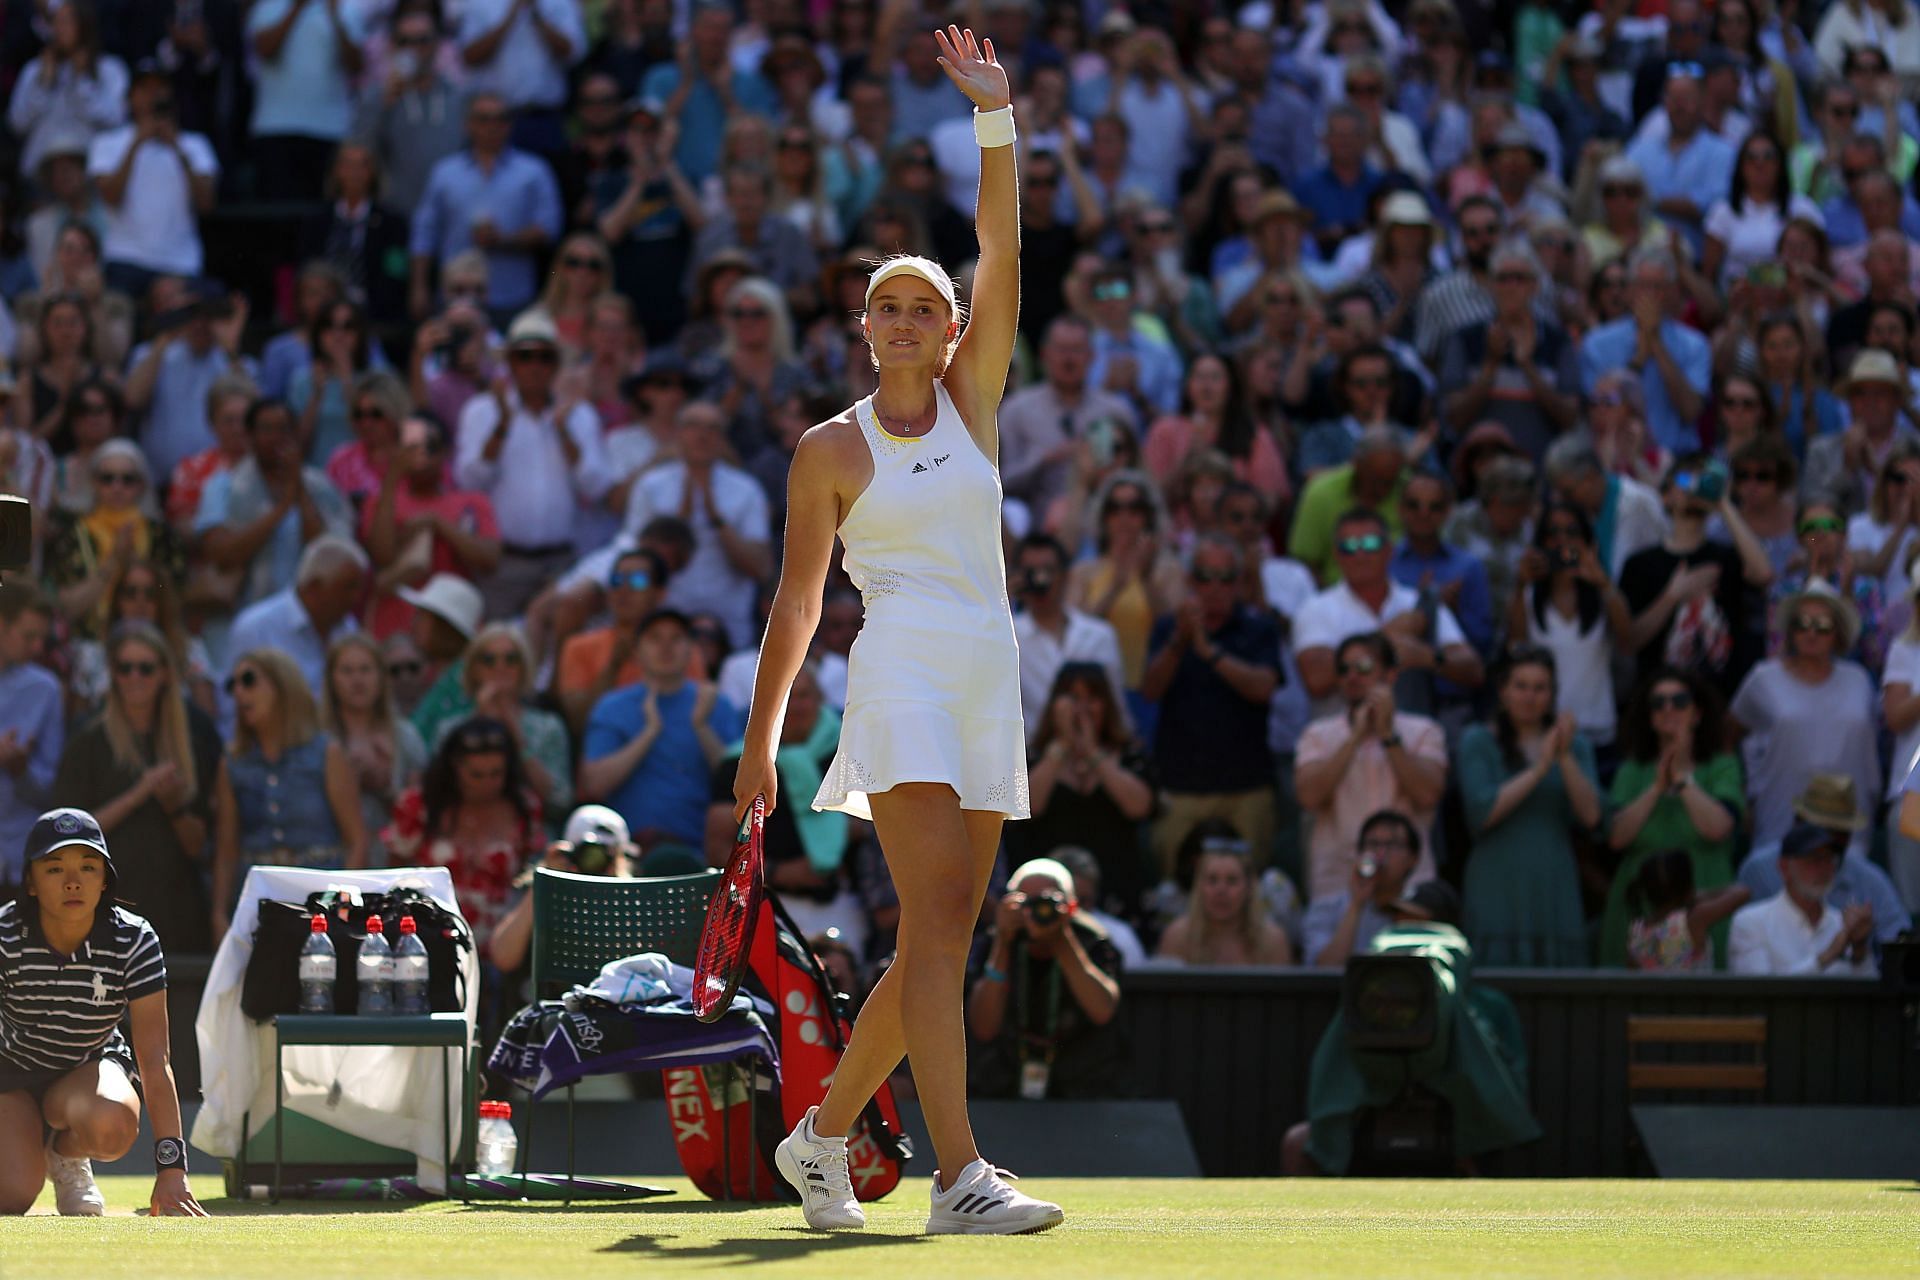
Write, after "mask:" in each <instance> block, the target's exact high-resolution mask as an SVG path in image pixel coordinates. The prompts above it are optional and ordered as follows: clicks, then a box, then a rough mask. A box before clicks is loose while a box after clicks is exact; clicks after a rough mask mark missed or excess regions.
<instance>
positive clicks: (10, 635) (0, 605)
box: [0, 583, 66, 898]
mask: <svg viewBox="0 0 1920 1280" xmlns="http://www.w3.org/2000/svg"><path fill="white" fill-rule="evenodd" d="M52 625H53V609H52V606H50V605H49V604H48V603H47V600H46V598H45V597H44V596H42V595H41V594H40V593H39V592H38V591H37V590H35V589H34V588H32V587H29V586H22V585H20V584H18V583H8V584H6V585H5V586H0V898H4V897H9V896H11V894H10V893H8V892H7V891H6V889H5V886H8V885H14V884H18V883H19V882H20V864H21V857H22V851H23V850H24V849H25V848H26V844H27V832H28V831H30V830H32V828H33V824H34V822H35V820H36V819H38V818H39V816H40V812H41V810H43V809H45V808H46V807H47V797H48V794H49V793H50V792H51V790H52V788H53V777H54V773H55V772H56V771H57V770H58V768H59V765H60V751H61V749H62V748H63V747H64V746H65V745H66V717H65V712H64V709H63V708H62V706H61V701H62V698H61V692H60V681H59V680H58V679H57V678H56V677H55V676H54V674H53V673H52V672H51V671H48V670H47V669H46V668H45V667H43V666H41V665H40V650H41V647H42V646H43V645H44V644H45V643H46V640H47V632H48V630H49V629H50V628H51V627H52Z"/></svg>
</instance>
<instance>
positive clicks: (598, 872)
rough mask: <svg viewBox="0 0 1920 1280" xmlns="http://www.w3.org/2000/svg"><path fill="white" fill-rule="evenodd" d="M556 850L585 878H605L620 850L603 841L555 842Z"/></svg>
mask: <svg viewBox="0 0 1920 1280" xmlns="http://www.w3.org/2000/svg"><path fill="white" fill-rule="evenodd" d="M553 847H554V849H555V850H556V851H557V852H558V853H559V854H560V855H561V856H562V857H564V858H565V859H566V860H567V861H568V862H569V863H571V864H572V866H573V869H574V870H575V871H578V872H579V873H580V874H581V875H583V876H604V875H606V874H607V873H608V872H609V871H610V870H612V868H613V860H614V859H615V858H616V857H618V856H619V853H620V850H619V849H618V847H616V846H614V845H610V844H608V843H606V842H605V841H603V840H577V841H576V840H555V841H554V842H553Z"/></svg>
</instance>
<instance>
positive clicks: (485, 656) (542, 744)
mask: <svg viewBox="0 0 1920 1280" xmlns="http://www.w3.org/2000/svg"><path fill="white" fill-rule="evenodd" d="M438 691H439V690H438V689H437V688H436V692H438ZM532 696H533V655H532V652H531V651H530V650H529V649H528V648H527V640H526V637H525V635H523V634H522V633H521V631H520V629H519V628H518V627H517V626H515V625H513V624H512V623H507V622H490V623H488V624H487V625H486V626H484V627H482V628H480V630H479V631H478V632H477V633H476V634H475V635H474V637H473V643H472V644H470V645H468V646H467V654H466V657H465V658H464V659H462V661H461V663H460V667H459V686H458V689H457V691H456V696H455V697H453V698H451V699H445V700H441V701H438V702H435V700H434V699H432V698H430V699H429V702H431V703H433V704H434V711H435V712H437V713H438V719H437V721H436V722H434V723H432V724H430V725H423V724H422V723H421V721H422V719H423V718H425V717H424V716H422V715H416V716H415V717H414V725H415V727H416V728H419V729H420V730H421V736H422V738H424V739H425V741H427V742H428V743H430V744H431V745H432V748H433V749H434V750H435V751H438V750H439V749H440V745H441V744H442V743H444V742H445V741H446V740H447V739H448V738H449V737H450V736H452V735H453V734H455V733H457V732H459V729H460V726H461V725H462V724H464V723H466V722H467V720H468V719H470V718H472V717H484V718H486V719H488V720H492V721H494V722H496V723H497V724H500V725H502V726H503V727H505V728H506V730H507V731H508V732H509V733H511V734H512V735H513V741H514V750H515V751H516V752H517V753H518V755H519V757H520V762H521V763H520V767H521V770H522V771H523V772H524V773H525V774H526V779H527V785H528V786H529V787H531V788H533V790H534V793H535V794H536V795H538V796H539V797H540V800H541V803H542V804H544V805H545V806H546V810H547V812H548V813H549V814H554V815H556V816H557V815H559V814H561V813H564V812H566V810H567V809H568V807H569V806H571V805H572V803H573V756H572V752H571V743H570V741H569V739H568V737H567V725H566V721H564V720H562V719H561V718H560V717H559V716H558V715H556V714H554V713H553V712H551V711H548V710H546V709H545V708H544V707H536V706H534V705H532V703H531V698H532ZM429 730H430V732H429Z"/></svg>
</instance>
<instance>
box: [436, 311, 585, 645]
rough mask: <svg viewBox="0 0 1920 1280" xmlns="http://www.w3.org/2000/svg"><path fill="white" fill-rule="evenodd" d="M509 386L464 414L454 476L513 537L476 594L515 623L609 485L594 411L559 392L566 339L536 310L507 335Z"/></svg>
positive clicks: (491, 611) (567, 553)
mask: <svg viewBox="0 0 1920 1280" xmlns="http://www.w3.org/2000/svg"><path fill="white" fill-rule="evenodd" d="M507 370H508V377H509V385H508V386H507V387H506V388H505V389H504V390H501V391H496V393H495V394H493V395H483V396H475V397H474V398H473V399H472V400H470V401H468V402H467V406H466V408H465V409H463V410H462V411H461V413H460V425H459V428H458V436H457V440H458V444H457V446H456V448H455V454H454V466H453V478H454V481H455V483H457V484H458V485H459V486H460V487H461V488H462V489H467V490H471V491H473V492H476V493H483V494H485V495H486V496H487V497H488V499H489V500H490V501H491V502H492V503H493V510H494V517H495V519H496V520H497V521H498V522H499V526H500V528H501V529H502V530H506V531H509V533H510V536H504V537H503V540H502V546H501V555H500V562H499V564H498V565H497V566H496V567H495V568H494V570H493V572H492V573H490V574H488V575H487V577H486V579H485V581H483V582H482V583H480V590H481V592H482V594H483V595H484V596H485V597H486V602H487V615H488V616H489V617H494V618H512V617H516V616H518V615H519V614H520V613H521V612H522V611H523V610H524V609H525V608H526V606H527V603H528V602H529V601H530V600H532V598H533V596H534V594H535V593H536V592H537V591H539V589H540V588H541V586H542V585H544V584H545V583H546V582H548V581H550V580H551V579H552V578H553V576H554V575H555V574H557V573H559V572H560V571H561V570H562V569H564V568H565V567H566V565H567V563H568V562H569V561H571V560H572V558H573V556H574V532H575V524H576V519H575V512H576V510H577V508H578V507H579V506H581V505H582V504H584V505H588V506H591V505H592V504H593V503H596V502H598V501H599V500H600V497H601V495H602V494H604V493H605V492H606V491H607V488H608V486H609V485H610V484H611V483H612V481H613V477H612V475H611V474H609V472H610V468H609V467H608V465H607V459H606V451H605V450H604V448H603V447H602V445H601V439H600V415H599V414H597V413H595V412H594V410H593V406H591V405H589V404H586V403H584V402H583V401H582V400H581V399H579V398H577V396H574V395H572V394H570V393H563V391H562V390H561V389H559V388H557V387H556V382H557V380H558V376H559V371H560V337H559V334H558V333H557V332H556V331H555V330H554V327H553V321H552V320H550V319H548V318H547V317H546V316H545V315H544V314H542V313H541V312H539V311H538V310H534V311H528V312H524V313H522V314H521V315H520V316H519V317H517V318H516V319H515V320H514V322H513V324H512V326H511V327H510V328H509V329H508V331H507Z"/></svg>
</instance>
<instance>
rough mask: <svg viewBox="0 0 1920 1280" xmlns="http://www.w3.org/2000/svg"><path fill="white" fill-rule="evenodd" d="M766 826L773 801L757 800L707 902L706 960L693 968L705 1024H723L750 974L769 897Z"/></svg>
mask: <svg viewBox="0 0 1920 1280" xmlns="http://www.w3.org/2000/svg"><path fill="white" fill-rule="evenodd" d="M766 825H767V798H766V797H765V796H764V795H759V796H755V797H754V798H753V804H752V806H751V807H750V808H748V810H747V817H746V821H744V822H742V823H741V824H740V834H739V835H737V836H735V837H734V841H733V856H732V857H730V858H728V859H727V868H726V872H725V874H724V875H723V877H722V878H721V881H720V883H719V884H718V885H716V886H715V887H714V890H713V897H712V898H710V899H708V901H707V924H706V928H705V929H703V930H702V931H701V933H700V956H699V959H698V960H697V961H696V962H695V963H694V966H693V1013H694V1016H695V1017H697V1018H699V1019H700V1021H702V1022H716V1021H718V1020H719V1018H720V1015H721V1014H723V1013H725V1012H726V1011H727V1009H728V1008H729V1007H730V1006H731V1005H732V1004H733V993H734V992H736V991H738V990H739V989H740V979H742V978H744V977H745V976H746V974H747V959H748V956H749V955H750V953H751V952H752V950H753V926H754V924H755V922H756V921H758V920H759V919H760V904H761V902H762V901H764V900H765V898H766V895H767V890H766V880H765V877H764V876H763V875H762V873H761V854H760V850H761V845H762V843H763V840H764V833H765V830H766Z"/></svg>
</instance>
